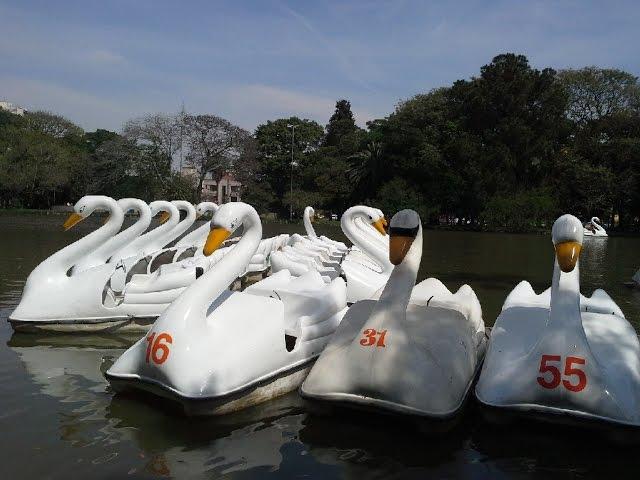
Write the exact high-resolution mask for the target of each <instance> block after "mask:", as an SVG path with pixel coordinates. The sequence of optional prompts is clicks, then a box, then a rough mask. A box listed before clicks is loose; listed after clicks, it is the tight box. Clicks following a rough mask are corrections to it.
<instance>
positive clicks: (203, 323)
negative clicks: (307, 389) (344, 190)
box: [106, 203, 346, 415]
mask: <svg viewBox="0 0 640 480" xmlns="http://www.w3.org/2000/svg"><path fill="white" fill-rule="evenodd" d="M240 225H243V227H244V233H243V235H242V238H241V239H240V241H239V242H238V243H237V244H236V245H235V247H234V248H233V249H232V250H231V251H229V253H227V254H226V255H225V256H224V257H223V258H222V259H221V260H220V261H219V262H218V263H217V264H216V265H215V266H214V267H213V268H212V269H211V270H209V271H208V272H207V273H205V274H204V275H203V276H202V277H201V278H200V279H199V280H198V281H197V282H196V283H194V284H193V285H191V286H190V287H189V288H188V289H187V290H186V291H185V292H184V293H183V294H182V295H181V296H180V297H179V298H178V299H177V300H176V301H175V302H173V303H172V304H171V306H170V307H169V308H168V309H167V310H166V311H165V312H164V314H163V315H161V316H160V317H159V318H158V320H157V321H156V322H155V323H154V325H153V327H152V329H151V330H150V332H149V334H148V335H147V336H146V337H144V338H142V339H141V340H139V341H138V342H137V343H136V344H135V345H133V346H132V347H131V348H130V349H129V350H127V351H126V352H125V353H124V354H123V355H122V356H121V357H120V358H119V359H118V360H117V361H116V362H115V363H114V364H113V366H112V367H111V368H110V369H109V370H108V371H107V373H106V377H107V379H108V380H109V382H110V383H111V384H112V386H113V387H114V389H116V390H118V391H121V390H128V389H135V390H145V391H148V392H151V393H153V394H156V395H159V396H162V397H166V398H169V399H171V400H175V401H177V402H179V403H180V404H181V405H182V406H183V407H184V410H185V412H186V413H187V414H214V415H215V414H224V413H228V412H232V411H235V410H239V409H242V408H246V407H248V406H250V405H254V404H256V403H260V402H263V401H266V400H268V399H270V398H273V397H276V396H278V395H281V394H284V393H286V392H289V391H292V390H294V389H296V388H298V386H299V385H300V384H301V383H302V381H303V380H304V378H305V376H306V375H307V372H308V370H309V369H310V367H311V364H312V363H313V362H314V361H315V359H316V358H317V356H318V355H319V354H320V352H321V351H322V350H323V349H324V347H325V345H326V344H327V343H328V341H329V338H330V336H331V334H332V333H333V332H334V330H335V328H336V327H337V326H338V324H339V323H340V320H341V319H342V316H343V315H344V313H345V311H346V290H345V284H344V281H343V280H342V279H340V278H338V279H335V280H333V281H332V282H331V283H330V284H329V285H327V284H326V283H325V282H323V281H322V279H321V278H320V275H319V274H318V273H317V272H310V273H308V274H306V275H303V276H301V277H297V278H295V277H292V276H291V275H290V274H289V272H287V271H286V270H283V271H281V272H278V273H277V274H274V275H272V276H270V277H268V278H266V279H265V280H262V281H260V282H258V283H256V284H254V285H252V286H250V287H248V288H247V289H246V290H245V291H243V292H230V291H229V290H227V286H228V285H229V284H230V283H231V282H233V281H234V280H235V278H236V277H238V276H239V275H240V274H241V273H242V272H243V271H244V270H245V269H246V266H247V264H248V263H249V261H250V260H251V257H252V256H253V255H254V253H255V251H256V249H257V248H258V245H259V244H260V239H261V236H262V226H261V224H260V217H259V216H258V214H257V213H256V211H255V210H254V209H253V208H252V207H251V206H249V205H247V204H244V203H227V204H225V205H222V206H221V207H220V208H219V209H218V211H217V212H216V213H215V215H214V218H213V220H212V222H211V226H212V230H211V233H210V234H209V237H208V239H207V242H206V244H205V248H204V253H205V255H209V254H211V253H212V252H214V251H215V250H216V249H217V248H218V247H219V246H220V245H221V244H222V242H223V241H224V240H225V239H226V238H228V237H229V236H230V235H231V234H232V233H233V232H234V231H235V230H236V229H237V228H238V227H240Z"/></svg>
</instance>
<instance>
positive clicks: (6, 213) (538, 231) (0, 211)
mask: <svg viewBox="0 0 640 480" xmlns="http://www.w3.org/2000/svg"><path fill="white" fill-rule="evenodd" d="M71 212H73V207H63V206H60V207H57V208H55V209H50V210H44V209H37V208H0V217H11V216H13V217H18V216H20V215H28V216H43V217H46V216H51V215H53V216H60V217H63V216H66V215H68V214H69V213H71ZM129 215H131V214H128V215H127V216H129ZM261 219H262V221H263V223H265V224H271V225H298V224H302V219H301V218H299V219H296V220H295V221H293V222H290V221H289V220H288V219H285V218H277V217H276V218H273V217H270V218H264V217H263V216H261ZM316 224H317V225H329V226H337V227H340V221H339V220H326V219H322V220H318V221H316ZM423 227H424V229H425V230H433V231H444V232H473V233H502V234H508V235H522V234H526V235H548V234H549V232H550V231H551V229H548V228H535V229H530V230H509V229H506V228H497V229H489V228H485V229H483V228H478V227H471V226H454V225H429V224H423ZM607 233H608V234H609V237H629V238H635V237H640V232H635V231H616V230H607Z"/></svg>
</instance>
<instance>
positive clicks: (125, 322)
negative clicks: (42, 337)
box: [8, 315, 158, 334]
mask: <svg viewBox="0 0 640 480" xmlns="http://www.w3.org/2000/svg"><path fill="white" fill-rule="evenodd" d="M157 318H158V316H157V315H156V316H144V317H122V318H111V317H110V318H81V319H76V318H71V319H68V320H35V321H33V320H28V321H25V320H19V319H14V318H9V319H8V320H9V323H10V324H11V327H12V328H13V329H14V330H15V331H16V332H22V333H39V332H47V333H61V334H64V333H115V332H125V333H126V332H128V333H145V332H147V331H148V330H149V328H151V325H153V322H155V321H156V319H157Z"/></svg>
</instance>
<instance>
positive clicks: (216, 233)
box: [202, 227, 231, 257]
mask: <svg viewBox="0 0 640 480" xmlns="http://www.w3.org/2000/svg"><path fill="white" fill-rule="evenodd" d="M230 236H231V232H230V231H229V230H227V229H226V228H221V227H216V228H213V229H212V230H211V231H210V232H209V235H208V236H207V241H206V242H205V243H204V248H203V249H202V253H204V255H205V257H208V256H209V255H211V254H212V253H213V252H215V251H216V250H217V249H218V248H220V245H222V244H223V242H224V241H225V240H226V239H227V238H229V237H230Z"/></svg>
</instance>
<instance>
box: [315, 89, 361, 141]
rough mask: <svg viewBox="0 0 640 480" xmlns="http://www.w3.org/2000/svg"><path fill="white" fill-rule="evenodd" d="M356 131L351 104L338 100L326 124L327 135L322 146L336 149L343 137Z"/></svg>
mask: <svg viewBox="0 0 640 480" xmlns="http://www.w3.org/2000/svg"><path fill="white" fill-rule="evenodd" d="M357 130H358V127H357V125H356V121H355V119H354V117H353V113H352V112H351V103H350V102H349V101H348V100H344V99H343V100H338V101H337V102H336V109H335V111H334V112H333V115H331V118H330V119H329V123H328V124H327V135H326V137H325V139H324V143H323V145H324V146H328V147H337V146H339V145H340V141H341V140H342V138H343V137H345V136H347V135H349V134H351V133H353V132H355V131H357Z"/></svg>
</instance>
